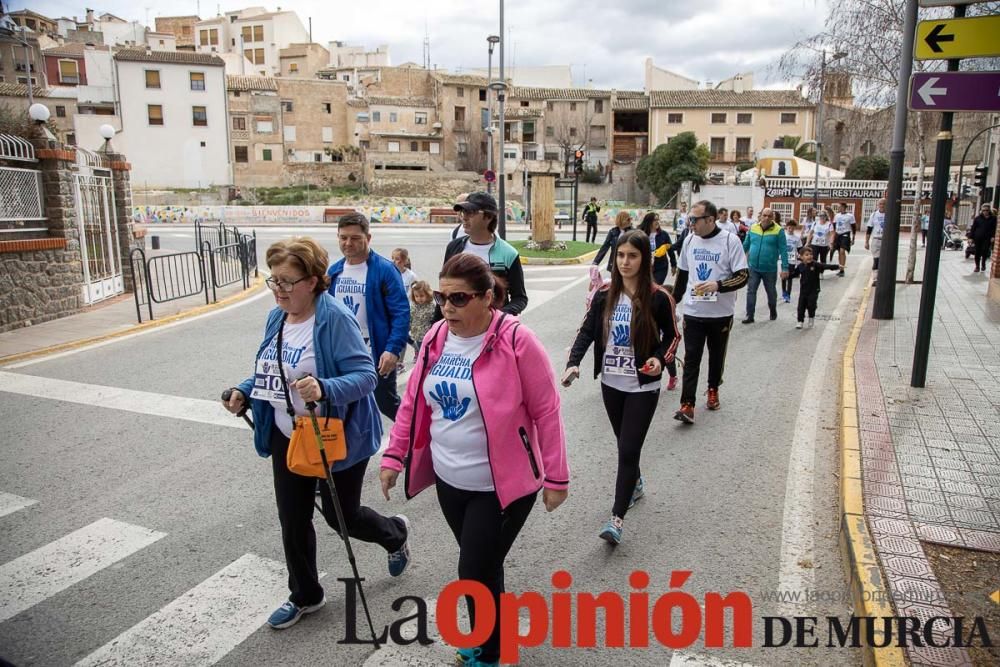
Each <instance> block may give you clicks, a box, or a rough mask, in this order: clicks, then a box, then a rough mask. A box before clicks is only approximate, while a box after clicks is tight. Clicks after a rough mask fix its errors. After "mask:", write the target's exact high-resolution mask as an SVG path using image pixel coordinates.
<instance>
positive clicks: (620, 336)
mask: <svg viewBox="0 0 1000 667" xmlns="http://www.w3.org/2000/svg"><path fill="white" fill-rule="evenodd" d="M611 342H612V343H613V344H614V345H628V343H629V328H628V327H627V326H625V325H624V324H619V325H618V326H616V327H615V328H614V329H613V330H612V331H611Z"/></svg>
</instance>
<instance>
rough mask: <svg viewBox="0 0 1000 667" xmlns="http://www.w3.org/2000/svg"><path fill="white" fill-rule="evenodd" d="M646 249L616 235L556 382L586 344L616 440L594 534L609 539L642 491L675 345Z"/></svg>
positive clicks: (572, 371)
mask: <svg viewBox="0 0 1000 667" xmlns="http://www.w3.org/2000/svg"><path fill="white" fill-rule="evenodd" d="M649 246H650V242H649V237H648V236H646V234H644V233H643V232H641V231H639V230H632V231H628V232H625V233H624V234H622V235H621V237H620V238H619V239H618V244H617V246H616V247H615V255H614V258H615V261H614V264H613V267H612V271H611V284H610V285H608V286H607V287H606V288H604V289H602V290H600V291H598V292H597V293H596V294H595V295H594V298H593V300H592V301H591V302H590V307H589V308H588V310H587V315H586V317H585V318H584V320H583V324H582V325H581V326H580V329H579V331H577V334H576V340H575V341H574V343H573V347H572V349H571V350H570V354H569V361H568V362H567V364H566V371H565V373H564V374H563V379H562V381H563V385H564V386H566V387H568V386H569V385H570V384H572V382H573V380H575V379H576V378H577V377H579V376H580V362H582V361H583V357H584V355H585V354H586V353H587V348H589V347H590V345H591V344H593V345H594V377H595V378H596V377H597V376H600V377H601V394H602V396H603V398H604V408H605V409H606V410H607V413H608V419H610V420H611V428H612V429H613V430H614V433H615V438H616V440H617V444H618V474H617V478H616V481H615V500H614V505H613V507H612V510H611V519H610V520H608V522H607V523H606V524H605V525H604V528H603V529H602V530H601V533H600V537H601V538H602V539H604V540H606V541H607V542H609V543H611V544H618V543H619V542H621V538H622V528H623V521H624V519H625V514H626V512H627V511H628V509H629V508H630V507H631V506H632V505H634V504H635V503H636V501H637V500H639V498H641V497H642V496H643V493H644V488H643V487H644V480H643V479H642V476H641V474H640V472H639V457H640V455H641V453H642V445H643V441H644V440H645V439H646V432H647V431H648V430H649V425H650V423H651V422H652V421H653V414H654V413H655V412H656V403H657V401H658V400H659V397H660V378H661V377H662V373H663V366H664V364H665V363H667V362H669V361H671V360H673V357H674V353H675V351H676V350H677V344H678V343H679V342H680V334H679V333H678V331H677V321H676V319H675V316H674V309H673V304H672V301H671V300H670V298H669V297H668V296H667V295H666V294H665V293H664V292H663V291H662V290H661V289H659V288H658V287H657V286H656V285H654V284H653V272H652V253H651V252H650V249H649Z"/></svg>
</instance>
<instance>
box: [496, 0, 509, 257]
mask: <svg viewBox="0 0 1000 667" xmlns="http://www.w3.org/2000/svg"><path fill="white" fill-rule="evenodd" d="M503 1H504V0H500V83H501V84H503V85H502V87H501V88H498V89H497V102H498V104H499V107H500V164H499V167H500V168H499V169H497V180H498V181H499V182H500V184H499V186H498V188H497V192H498V193H499V195H500V201H499V202H498V208H499V209H500V211H499V213H500V225H499V227H498V229H497V234H498V235H499V236H500V238H502V239H506V238H507V188H506V185H507V184H506V179H505V178H504V175H503V163H504V159H503V154H504V138H505V137H504V135H505V134H506V130H507V128H506V126H505V125H504V116H503V103H504V97H506V91H507V79H506V78H505V77H504V75H503V45H504V42H505V41H506V40H505V39H504V38H503Z"/></svg>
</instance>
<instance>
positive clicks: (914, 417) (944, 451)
mask: <svg viewBox="0 0 1000 667" xmlns="http://www.w3.org/2000/svg"><path fill="white" fill-rule="evenodd" d="M900 254H901V260H902V258H904V257H905V250H904V249H901V253H900ZM921 254H922V253H921ZM971 271H972V261H971V260H968V261H966V260H964V258H963V257H962V255H961V254H959V253H947V252H946V253H944V254H943V255H942V261H941V273H940V277H939V282H938V294H937V299H936V304H935V318H934V329H933V334H932V343H931V351H930V358H929V364H928V373H927V386H926V387H925V388H923V389H915V388H912V387H910V386H909V383H910V371H911V368H912V357H913V347H914V339H915V337H916V326H917V313H918V310H919V302H920V289H921V286H919V285H912V286H906V285H897V289H896V307H895V319H893V320H888V321H886V320H882V321H880V320H872V319H870V312H869V318H868V319H866V321H865V324H864V326H863V328H862V330H861V334H860V337H859V339H858V349H857V354H856V356H855V374H856V378H857V393H858V418H859V426H860V433H861V438H860V439H861V452H862V477H863V490H864V499H865V500H864V502H865V513H866V515H867V518H868V522H869V526H870V528H871V533H872V538H873V540H874V542H875V546H876V550H877V551H878V554H879V560H880V562H881V565H882V569H883V571H884V572H885V575H886V580H887V583H888V586H889V590H890V592H891V594H892V595H893V600H894V603H895V607H896V611H897V613H898V614H900V615H907V616H915V617H918V618H921V619H923V620H926V619H928V618H930V617H932V616H953V614H952V613H951V612H950V611H949V609H948V605H947V602H946V600H945V597H944V595H943V593H942V591H941V588H940V585H939V584H938V582H937V579H936V578H935V576H934V573H933V572H932V570H931V567H930V564H929V563H928V561H927V558H926V555H925V554H924V550H923V547H922V546H921V543H920V542H921V541H925V542H936V543H941V544H947V545H950V546H959V547H965V548H970V549H981V550H988V551H996V552H1000V379H998V378H1000V306H997V305H994V304H990V303H988V301H987V299H986V296H985V295H986V282H987V278H986V274H972V273H971ZM908 655H909V657H910V659H911V661H912V662H913V663H914V664H916V665H920V664H934V665H961V664H969V656H968V654H967V653H966V652H965V651H964V650H962V649H956V648H947V649H937V648H931V647H923V648H911V649H908Z"/></svg>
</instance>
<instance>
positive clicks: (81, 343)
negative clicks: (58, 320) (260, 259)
mask: <svg viewBox="0 0 1000 667" xmlns="http://www.w3.org/2000/svg"><path fill="white" fill-rule="evenodd" d="M263 287H264V276H263V275H258V276H257V278H256V279H255V280H254V282H253V285H251V286H250V287H249V288H247V289H245V290H243V291H242V292H237V293H236V294H231V295H230V296H227V297H225V298H224V299H221V300H219V301H217V302H215V303H209V304H205V305H204V306H197V307H195V308H190V309H188V310H185V311H182V312H180V313H175V314H173V315H168V316H167V317H164V318H163V319H160V320H149V321H148V322H143V323H141V324H136V325H134V326H131V327H128V328H127V329H121V330H119V331H113V332H111V333H107V334H101V335H100V336H91V337H89V338H81V339H79V340H74V341H70V342H68V343H59V344H58V345H50V346H48V347H43V348H40V349H37V350H31V351H29V352H19V353H18V354H12V355H10V356H7V357H0V366H6V365H7V364H12V363H15V362H18V361H25V360H26V359H33V358H35V357H44V356H46V355H49V354H55V353H57V352H66V351H69V350H75V349H77V348H81V347H86V346H87V345H93V344H95V343H103V342H104V341H108V340H113V339H115V338H122V337H124V336H129V335H131V334H134V333H138V332H140V331H146V330H148V329H155V328H157V327H162V326H164V325H166V324H172V323H174V322H178V321H180V320H186V319H188V318H190V317H195V316H196V315H203V314H205V313H209V312H212V311H213V310H218V309H220V308H224V307H225V306H230V305H232V304H234V303H238V302H240V301H242V300H244V299H247V298H249V297H250V296H252V295H254V294H256V293H257V292H259V291H261V289H263Z"/></svg>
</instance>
